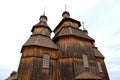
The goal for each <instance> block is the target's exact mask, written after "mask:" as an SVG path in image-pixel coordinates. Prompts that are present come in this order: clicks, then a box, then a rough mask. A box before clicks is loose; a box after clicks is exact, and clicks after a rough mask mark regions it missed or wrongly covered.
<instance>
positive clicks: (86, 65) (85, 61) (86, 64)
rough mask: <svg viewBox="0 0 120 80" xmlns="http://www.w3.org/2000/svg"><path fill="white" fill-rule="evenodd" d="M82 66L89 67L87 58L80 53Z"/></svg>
mask: <svg viewBox="0 0 120 80" xmlns="http://www.w3.org/2000/svg"><path fill="white" fill-rule="evenodd" d="M82 58H83V65H84V67H89V64H88V58H87V56H86V55H85V54H83V55H82Z"/></svg>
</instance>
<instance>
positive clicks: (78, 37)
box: [53, 11, 109, 80]
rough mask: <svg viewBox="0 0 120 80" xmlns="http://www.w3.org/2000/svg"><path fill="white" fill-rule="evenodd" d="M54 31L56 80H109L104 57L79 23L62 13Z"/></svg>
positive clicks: (65, 12) (67, 13)
mask: <svg viewBox="0 0 120 80" xmlns="http://www.w3.org/2000/svg"><path fill="white" fill-rule="evenodd" d="M62 17H63V19H62V20H61V22H60V23H59V24H58V25H57V27H56V28H55V29H54V33H55V36H54V38H53V41H54V42H55V44H56V45H57V46H58V47H59V50H60V54H59V58H58V75H59V76H58V80H109V77H108V73H107V70H106V66H105V63H104V56H103V55H102V54H101V53H100V52H99V50H98V49H97V48H96V47H95V46H94V43H95V40H94V39H92V38H91V37H89V36H88V31H87V30H85V29H83V30H81V29H80V28H79V27H80V26H81V23H80V22H79V21H77V20H75V19H73V18H71V17H70V14H69V12H67V11H64V12H63V14H62Z"/></svg>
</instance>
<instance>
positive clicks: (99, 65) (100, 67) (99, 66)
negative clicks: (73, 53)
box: [97, 61, 103, 72]
mask: <svg viewBox="0 0 120 80" xmlns="http://www.w3.org/2000/svg"><path fill="white" fill-rule="evenodd" d="M97 64H98V70H99V72H103V71H102V66H101V63H100V62H99V61H97Z"/></svg>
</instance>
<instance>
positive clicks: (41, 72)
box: [17, 15, 58, 80]
mask: <svg viewBox="0 0 120 80" xmlns="http://www.w3.org/2000/svg"><path fill="white" fill-rule="evenodd" d="M39 20H40V21H39V23H38V24H36V25H34V26H33V28H32V30H31V32H32V35H31V36H30V38H29V39H28V40H27V41H26V43H25V44H24V45H23V47H22V50H21V53H22V57H21V60H20V65H19V68H18V79H17V80H48V79H49V80H57V79H56V76H57V73H56V72H57V71H56V66H57V61H56V59H57V58H58V54H57V53H58V47H57V46H56V44H55V43H54V42H53V41H52V40H51V38H50V34H51V32H52V31H51V29H50V28H49V26H48V25H47V17H46V16H45V15H42V16H40V19H39Z"/></svg>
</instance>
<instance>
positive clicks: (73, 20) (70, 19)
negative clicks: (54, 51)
mask: <svg viewBox="0 0 120 80" xmlns="http://www.w3.org/2000/svg"><path fill="white" fill-rule="evenodd" d="M65 21H72V22H75V23H77V24H78V27H80V26H81V23H80V22H79V21H77V20H75V19H72V18H63V19H62V20H61V21H60V23H59V24H58V25H57V27H56V28H55V29H54V32H55V31H56V30H57V29H59V28H60V26H61V25H62V24H63V23H64V22H65Z"/></svg>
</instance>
